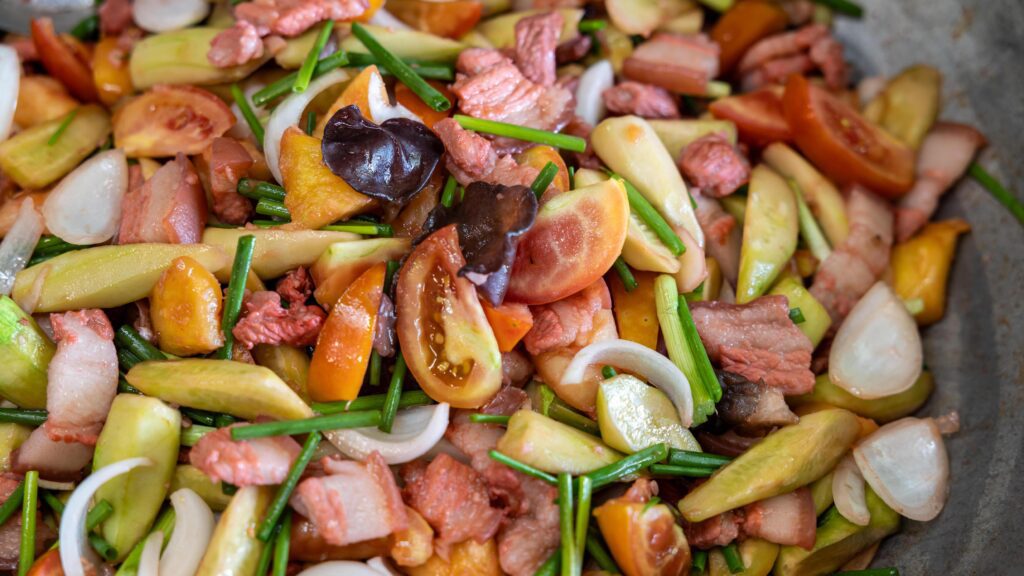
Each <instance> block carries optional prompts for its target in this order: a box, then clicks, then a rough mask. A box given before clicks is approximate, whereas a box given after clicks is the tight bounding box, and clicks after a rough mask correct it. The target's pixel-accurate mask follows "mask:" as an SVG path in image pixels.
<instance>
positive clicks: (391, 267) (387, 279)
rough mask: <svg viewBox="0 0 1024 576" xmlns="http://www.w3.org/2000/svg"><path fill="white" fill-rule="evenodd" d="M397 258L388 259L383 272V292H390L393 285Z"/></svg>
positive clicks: (396, 269)
mask: <svg viewBox="0 0 1024 576" xmlns="http://www.w3.org/2000/svg"><path fill="white" fill-rule="evenodd" d="M398 266H399V262H398V260H388V267H387V270H386V271H385V272H384V293H385V294H391V292H392V291H393V289H394V287H395V274H397V273H398Z"/></svg>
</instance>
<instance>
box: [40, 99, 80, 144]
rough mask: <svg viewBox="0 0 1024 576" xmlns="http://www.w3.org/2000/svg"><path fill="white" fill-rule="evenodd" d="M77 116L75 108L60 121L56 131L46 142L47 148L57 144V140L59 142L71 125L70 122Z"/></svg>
mask: <svg viewBox="0 0 1024 576" xmlns="http://www.w3.org/2000/svg"><path fill="white" fill-rule="evenodd" d="M77 114H78V108H75V109H74V110H72V111H71V112H68V114H67V116H65V117H64V119H63V120H61V121H60V124H59V125H58V126H57V130H56V131H55V132H54V133H53V134H52V135H51V136H50V139H49V140H47V141H46V145H47V146H53V145H54V144H56V143H57V141H58V140H60V137H61V136H63V135H64V133H65V132H67V130H68V126H70V125H71V121H72V120H74V119H75V116H76V115H77Z"/></svg>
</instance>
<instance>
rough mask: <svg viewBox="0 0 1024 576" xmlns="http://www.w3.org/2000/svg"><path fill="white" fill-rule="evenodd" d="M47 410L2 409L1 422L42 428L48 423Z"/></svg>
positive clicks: (0, 410)
mask: <svg viewBox="0 0 1024 576" xmlns="http://www.w3.org/2000/svg"><path fill="white" fill-rule="evenodd" d="M46 414H47V412H46V410H42V409H36V410H28V409H26V410H22V409H19V408H0V422H10V423H13V424H25V425H26V426H42V425H43V422H46Z"/></svg>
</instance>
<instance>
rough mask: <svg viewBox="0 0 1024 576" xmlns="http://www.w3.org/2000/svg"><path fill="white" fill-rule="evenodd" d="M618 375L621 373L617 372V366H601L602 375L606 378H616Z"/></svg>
mask: <svg viewBox="0 0 1024 576" xmlns="http://www.w3.org/2000/svg"><path fill="white" fill-rule="evenodd" d="M618 375H619V373H618V372H616V371H615V368H612V367H611V366H604V367H603V368H601V377H603V378H604V379H605V380H607V379H609V378H615V377H616V376H618Z"/></svg>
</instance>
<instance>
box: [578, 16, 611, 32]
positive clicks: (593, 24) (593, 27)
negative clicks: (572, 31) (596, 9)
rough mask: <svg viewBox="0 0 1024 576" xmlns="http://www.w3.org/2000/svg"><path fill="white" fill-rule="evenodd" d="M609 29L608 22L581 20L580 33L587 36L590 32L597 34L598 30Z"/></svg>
mask: <svg viewBox="0 0 1024 576" xmlns="http://www.w3.org/2000/svg"><path fill="white" fill-rule="evenodd" d="M607 27H608V21H607V20H598V19H594V20H580V25H579V31H580V32H582V33H584V34H586V33H588V32H597V31H598V30H604V29H605V28H607Z"/></svg>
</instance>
